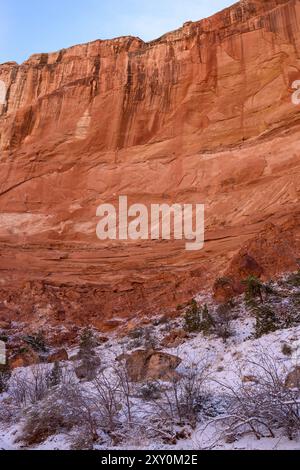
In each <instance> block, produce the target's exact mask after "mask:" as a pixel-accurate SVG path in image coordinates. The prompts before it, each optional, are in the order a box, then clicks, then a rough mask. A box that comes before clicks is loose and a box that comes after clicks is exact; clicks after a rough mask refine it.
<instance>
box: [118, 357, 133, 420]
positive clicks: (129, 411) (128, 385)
mask: <svg viewBox="0 0 300 470" xmlns="http://www.w3.org/2000/svg"><path fill="white" fill-rule="evenodd" d="M114 373H115V376H116V377H117V379H118V392H117V394H118V395H119V396H120V400H121V401H122V402H123V403H124V409H125V411H124V413H125V416H126V421H127V425H128V427H129V428H131V427H132V425H133V419H134V411H133V403H132V398H133V396H134V386H133V383H132V381H131V380H130V377H129V373H128V369H127V367H126V362H125V361H121V362H120V363H119V365H118V367H116V368H115V369H114Z"/></svg>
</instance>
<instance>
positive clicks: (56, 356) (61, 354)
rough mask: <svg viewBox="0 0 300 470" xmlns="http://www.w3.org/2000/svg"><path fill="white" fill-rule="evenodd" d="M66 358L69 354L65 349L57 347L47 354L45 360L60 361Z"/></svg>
mask: <svg viewBox="0 0 300 470" xmlns="http://www.w3.org/2000/svg"><path fill="white" fill-rule="evenodd" d="M68 359H69V356H68V353H67V351H66V350H65V349H58V350H57V351H54V352H52V353H50V354H49V355H48V356H47V362H61V361H67V360H68Z"/></svg>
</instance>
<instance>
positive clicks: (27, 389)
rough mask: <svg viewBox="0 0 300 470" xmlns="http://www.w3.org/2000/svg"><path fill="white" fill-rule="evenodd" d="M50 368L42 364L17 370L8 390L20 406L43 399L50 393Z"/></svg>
mask: <svg viewBox="0 0 300 470" xmlns="http://www.w3.org/2000/svg"><path fill="white" fill-rule="evenodd" d="M48 377H49V369H48V368H47V367H45V366H43V365H41V364H38V365H35V366H33V367H31V368H27V369H26V370H20V371H16V372H15V374H14V375H13V376H12V378H11V381H10V387H9V390H8V393H9V395H10V396H11V397H12V398H13V400H14V401H15V403H16V404H17V405H18V406H19V407H24V406H28V405H30V404H32V403H36V402H37V401H40V400H42V399H43V398H45V396H46V395H47V393H48Z"/></svg>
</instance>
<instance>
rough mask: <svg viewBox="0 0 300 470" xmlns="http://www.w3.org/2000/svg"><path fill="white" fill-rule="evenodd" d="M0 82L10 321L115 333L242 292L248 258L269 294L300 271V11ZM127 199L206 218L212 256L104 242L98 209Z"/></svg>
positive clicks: (252, 8)
mask: <svg viewBox="0 0 300 470" xmlns="http://www.w3.org/2000/svg"><path fill="white" fill-rule="evenodd" d="M0 80H3V81H4V82H5V84H6V86H7V90H8V92H7V101H6V103H5V104H3V105H0V317H1V316H2V317H7V316H16V315H17V317H18V318H20V319H26V320H28V321H32V322H42V321H44V322H46V321H47V322H49V321H50V322H57V321H59V322H71V321H76V322H81V323H85V322H93V323H94V324H95V325H97V326H100V327H103V328H104V327H106V328H110V327H112V328H113V327H114V326H116V325H117V324H118V322H119V321H120V319H122V318H131V317H136V315H142V314H151V315H152V314H153V315H154V314H155V313H157V312H159V311H164V310H165V309H169V308H173V307H176V306H177V305H178V304H181V303H183V302H185V301H187V300H189V299H190V298H191V297H192V296H193V295H195V293H197V292H200V291H202V290H204V289H208V288H210V287H211V286H212V284H213V283H214V281H215V279H216V278H218V277H221V276H223V275H224V273H225V274H226V273H227V272H228V273H231V274H232V273H234V275H236V276H238V275H239V273H240V263H244V262H245V260H244V258H245V256H248V257H249V258H251V259H252V260H254V261H255V263H256V265H259V266H260V270H261V275H262V276H264V277H265V278H267V277H270V276H273V275H276V274H279V273H281V272H284V271H288V270H294V269H296V268H297V263H298V261H299V258H300V254H299V251H300V250H299V239H300V238H299V232H300V230H299V217H300V205H299V192H300V178H299V177H300V115H299V110H300V106H295V105H293V104H292V100H291V97H292V93H293V91H294V90H293V89H292V84H293V82H294V81H295V80H300V1H299V0H286V1H284V0H270V1H241V2H239V3H237V4H235V5H233V6H232V7H230V8H228V9H226V10H224V11H222V12H220V13H218V14H216V15H214V16H212V17H211V18H208V19H204V20H201V21H199V22H189V23H186V24H184V25H183V27H182V28H180V29H178V30H176V31H173V32H171V33H168V34H166V35H164V36H162V37H161V38H159V39H157V40H155V41H152V42H149V43H145V42H143V41H142V40H140V39H139V38H134V37H122V38H117V39H114V40H107V41H101V40H98V41H95V42H92V43H89V44H83V45H78V46H74V47H71V48H69V49H65V50H61V51H59V52H56V53H51V54H45V53H44V54H36V55H34V56H32V57H30V58H29V59H28V60H27V61H26V62H24V63H23V64H21V65H18V64H16V63H13V62H10V63H6V64H2V65H0ZM120 195H127V196H128V198H129V202H138V203H144V204H147V205H149V204H150V203H169V204H170V203H172V204H173V203H176V202H177V203H204V204H205V206H206V235H205V236H206V241H205V246H204V249H203V250H201V251H194V252H187V251H186V250H185V242H184V241H172V240H170V241H150V240H149V241H142V240H140V241H135V242H133V241H115V242H113V241H105V242H103V241H100V240H98V239H97V237H96V225H97V222H98V219H97V217H96V209H97V207H98V206H99V204H101V203H113V204H116V203H117V201H118V197H119V196H120ZM283 247H284V250H286V251H283V252H284V253H288V256H282V250H283ZM250 264H251V263H250Z"/></svg>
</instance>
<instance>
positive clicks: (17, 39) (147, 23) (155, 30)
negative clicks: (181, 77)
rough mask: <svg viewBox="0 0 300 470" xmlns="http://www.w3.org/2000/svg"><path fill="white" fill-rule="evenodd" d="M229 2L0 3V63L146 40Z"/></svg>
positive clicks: (9, 0)
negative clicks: (116, 40) (88, 45)
mask: <svg viewBox="0 0 300 470" xmlns="http://www.w3.org/2000/svg"><path fill="white" fill-rule="evenodd" d="M232 3H234V0H214V1H209V0H148V1H146V0H0V8H1V9H0V63H2V62H6V61H16V62H19V63H20V62H23V61H24V60H25V59H27V58H28V57H29V56H30V55H31V54H33V53H36V52H51V51H55V50H58V49H62V48H64V47H68V46H71V45H74V44H79V43H82V42H88V41H92V40H94V39H108V38H113V37H117V36H125V35H132V36H139V37H140V38H141V39H144V40H146V41H148V40H151V39H155V38H157V37H159V36H161V35H162V34H164V33H165V32H167V31H170V30H172V29H176V28H178V27H179V26H181V25H182V24H183V23H184V22H185V21H188V20H192V21H196V20H198V19H201V18H204V17H206V16H210V15H211V14H213V13H215V12H217V11H219V10H222V9H223V8H225V7H227V6H229V5H231V4H232Z"/></svg>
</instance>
